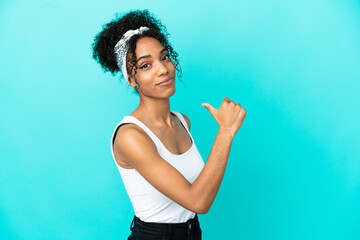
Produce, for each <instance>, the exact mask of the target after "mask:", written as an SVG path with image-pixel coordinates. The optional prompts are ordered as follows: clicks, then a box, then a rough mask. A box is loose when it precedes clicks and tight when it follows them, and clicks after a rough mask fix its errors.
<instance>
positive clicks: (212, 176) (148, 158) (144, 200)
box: [92, 10, 246, 240]
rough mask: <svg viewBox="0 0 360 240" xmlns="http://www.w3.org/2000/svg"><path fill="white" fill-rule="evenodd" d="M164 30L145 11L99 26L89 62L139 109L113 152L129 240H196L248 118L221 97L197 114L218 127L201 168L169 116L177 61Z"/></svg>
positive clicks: (185, 121) (176, 117)
mask: <svg viewBox="0 0 360 240" xmlns="http://www.w3.org/2000/svg"><path fill="white" fill-rule="evenodd" d="M167 38H168V33H167V32H166V27H165V26H163V25H162V24H161V22H160V21H159V20H157V19H156V18H155V17H154V16H153V15H152V14H151V13H150V12H149V11H148V10H143V11H140V10H137V11H130V12H128V13H126V14H125V15H123V16H121V17H118V18H116V19H115V20H113V21H111V22H109V23H107V24H106V25H104V26H103V29H102V31H101V32H100V33H98V34H97V35H96V37H95V41H94V43H93V45H92V47H93V57H94V59H95V60H96V61H97V62H99V63H100V65H101V67H102V68H103V69H104V70H105V71H110V72H111V73H112V74H114V75H115V74H116V73H117V72H118V71H121V72H122V74H123V76H124V79H125V80H126V81H127V83H128V84H129V85H130V86H131V87H133V88H134V89H136V90H135V91H136V93H138V95H139V97H140V103H139V106H138V107H137V108H136V109H135V110H134V111H133V112H132V113H131V114H129V115H128V116H125V117H124V118H123V119H122V121H121V122H120V123H119V124H118V125H117V126H116V127H115V130H114V133H113V136H112V139H111V152H112V154H113V157H114V160H115V163H116V166H117V168H118V170H119V172H120V175H121V178H122V180H123V182H124V185H125V188H126V191H127V194H128V195H129V198H130V201H131V203H132V205H133V209H134V212H135V215H134V218H133V221H132V222H131V224H130V229H131V230H132V233H131V235H130V236H129V237H128V239H147V240H149V239H150V240H151V239H159V240H160V239H161V240H163V239H194V240H195V239H201V234H202V231H201V228H200V224H199V221H198V218H197V214H205V213H207V212H208V211H209V209H210V206H211V205H212V203H213V201H214V199H215V196H216V194H217V192H218V190H219V187H220V184H221V182H222V179H223V176H224V172H225V168H226V164H227V161H228V157H229V153H230V148H231V143H232V140H233V138H234V136H235V134H236V132H237V131H238V130H239V128H240V127H241V125H242V123H243V121H244V118H245V115H246V111H245V109H243V108H241V106H240V104H239V103H237V104H235V102H234V101H230V100H229V98H228V97H225V98H224V99H223V101H222V103H221V106H220V108H219V109H215V108H214V107H213V106H211V105H210V104H208V103H204V104H203V106H204V107H205V108H206V109H208V110H209V112H210V113H211V115H212V116H213V117H214V118H215V120H216V121H217V123H218V124H219V131H218V133H217V136H216V139H215V142H214V145H213V147H212V149H211V152H210V155H209V158H208V159H207V162H206V164H204V161H203V159H202V158H201V156H200V154H199V152H198V150H197V148H196V145H195V142H194V139H193V138H192V136H191V134H190V120H189V118H188V117H187V116H186V115H185V114H183V113H180V112H177V111H172V110H170V97H171V96H172V95H174V94H175V82H176V75H178V77H181V70H180V68H179V61H178V59H177V56H178V55H177V53H176V52H175V51H174V50H173V48H172V47H171V45H170V44H169V42H168V39H167Z"/></svg>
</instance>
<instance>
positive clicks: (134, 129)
mask: <svg viewBox="0 0 360 240" xmlns="http://www.w3.org/2000/svg"><path fill="white" fill-rule="evenodd" d="M225 99H227V100H228V98H224V101H223V103H222V105H221V107H220V109H219V110H216V109H214V108H212V106H211V105H210V106H207V109H208V110H209V111H210V112H211V114H212V115H213V116H214V118H215V119H216V121H217V122H218V123H219V126H220V128H219V131H218V133H217V136H216V139H215V142H214V145H213V147H212V149H211V152H210V155H209V158H208V160H207V162H206V164H205V166H204V168H203V169H202V171H201V172H200V174H199V176H198V177H197V179H196V180H195V181H194V183H193V184H191V183H190V182H188V181H187V180H186V178H184V176H183V175H182V174H181V173H180V172H179V171H178V170H177V169H176V168H174V167H173V166H171V165H170V164H169V163H168V162H167V161H165V160H164V159H163V158H162V157H161V156H160V155H159V154H158V152H157V149H156V146H155V144H154V142H153V141H152V139H151V138H150V137H149V135H148V134H147V133H146V132H144V131H143V130H142V129H141V128H140V127H138V126H136V125H134V124H126V125H124V126H122V127H121V128H119V130H118V132H117V136H116V138H115V144H114V151H116V152H117V154H118V155H119V156H120V157H121V159H122V160H123V161H126V162H127V163H128V164H130V165H131V166H133V167H134V168H135V169H136V170H137V171H138V172H139V173H140V174H141V175H142V176H143V177H144V178H145V179H146V180H147V181H148V182H149V183H150V184H151V185H152V186H154V187H155V188H156V189H157V190H158V191H160V192H161V193H163V194H164V195H166V196H167V197H168V198H170V199H172V200H173V201H174V202H176V203H178V204H179V205H181V206H183V207H184V208H186V209H188V210H190V211H192V212H196V213H200V214H205V213H207V212H208V211H209V209H210V207H211V205H212V203H213V201H214V199H215V196H216V194H217V192H218V190H219V187H220V184H221V181H222V179H223V176H224V172H225V168H226V164H227V160H228V157H229V153H230V148H231V143H232V140H233V138H234V135H235V133H236V131H237V130H238V129H239V128H240V126H241V124H242V121H243V119H244V117H245V113H243V111H245V110H243V111H241V107H240V105H238V104H237V105H238V106H237V105H235V103H234V102H227V100H226V101H225ZM208 105H209V104H208ZM240 112H241V114H240ZM236 129H237V130H236Z"/></svg>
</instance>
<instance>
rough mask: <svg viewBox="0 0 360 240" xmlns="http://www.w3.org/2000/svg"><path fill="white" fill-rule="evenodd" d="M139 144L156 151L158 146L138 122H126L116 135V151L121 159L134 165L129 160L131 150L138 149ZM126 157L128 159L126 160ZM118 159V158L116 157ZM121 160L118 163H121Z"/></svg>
mask: <svg viewBox="0 0 360 240" xmlns="http://www.w3.org/2000/svg"><path fill="white" fill-rule="evenodd" d="M139 146H142V147H144V146H146V149H150V150H152V151H156V146H155V144H154V142H153V141H152V139H151V138H150V136H149V135H148V134H147V133H146V132H145V131H144V130H143V129H142V128H141V127H139V126H138V125H136V124H125V125H123V126H121V127H120V128H119V130H118V131H117V133H116V136H115V142H114V152H115V153H116V154H115V155H117V156H119V158H120V159H121V161H123V162H125V163H127V164H129V165H131V166H133V164H132V163H131V162H129V161H128V159H129V158H128V153H129V151H130V152H131V151H133V150H136V149H137V148H138V147H139ZM125 159H126V160H125ZM115 160H116V161H117V159H115ZM121 161H119V162H118V163H119V164H121Z"/></svg>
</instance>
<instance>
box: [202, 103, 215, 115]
mask: <svg viewBox="0 0 360 240" xmlns="http://www.w3.org/2000/svg"><path fill="white" fill-rule="evenodd" d="M201 105H202V106H203V107H205V108H206V109H207V110H208V111H209V112H210V113H211V115H213V117H215V113H216V111H217V110H216V109H215V108H214V107H213V106H211V104H210V103H203V104H201Z"/></svg>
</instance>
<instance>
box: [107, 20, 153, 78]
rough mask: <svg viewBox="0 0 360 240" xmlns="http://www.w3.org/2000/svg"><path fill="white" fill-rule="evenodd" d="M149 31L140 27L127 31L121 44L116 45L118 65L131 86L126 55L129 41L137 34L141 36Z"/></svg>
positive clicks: (120, 41)
mask: <svg viewBox="0 0 360 240" xmlns="http://www.w3.org/2000/svg"><path fill="white" fill-rule="evenodd" d="M146 30H149V28H148V27H140V28H138V29H133V30H129V31H127V32H126V33H125V34H124V35H123V36H122V37H121V39H120V40H119V42H118V43H117V44H116V45H115V47H114V51H115V57H116V64H117V65H118V67H119V69H120V70H121V72H122V73H123V75H124V77H125V80H126V81H127V82H128V83H129V84H130V81H129V78H128V74H127V70H126V54H127V51H128V50H129V44H128V42H129V40H130V38H131V37H132V36H133V35H135V34H141V33H143V32H144V31H146Z"/></svg>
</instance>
